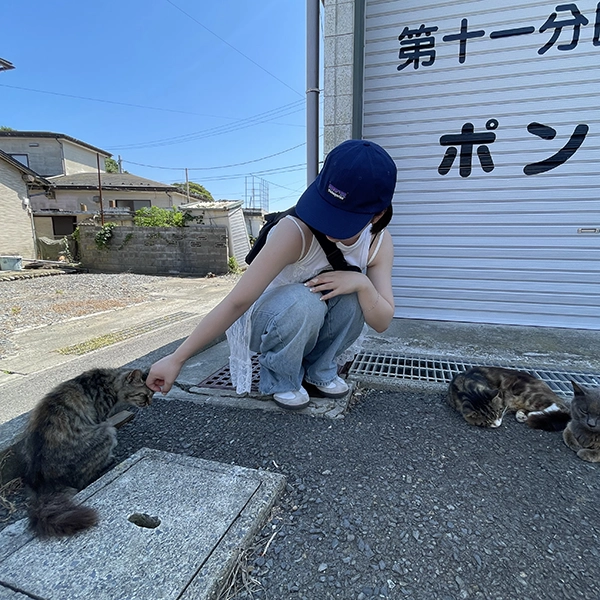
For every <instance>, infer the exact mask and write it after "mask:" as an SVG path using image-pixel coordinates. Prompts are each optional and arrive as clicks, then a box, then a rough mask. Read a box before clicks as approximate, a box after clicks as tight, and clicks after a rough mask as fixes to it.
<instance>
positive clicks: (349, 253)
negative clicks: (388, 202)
mask: <svg viewBox="0 0 600 600" xmlns="http://www.w3.org/2000/svg"><path fill="white" fill-rule="evenodd" d="M285 218H286V219H290V220H291V221H292V222H293V223H294V224H295V225H296V227H298V230H299V231H300V234H301V235H302V252H301V256H302V258H300V259H299V260H298V261H296V262H295V263H293V264H291V265H287V266H286V267H284V268H283V270H282V271H281V273H279V275H277V277H275V279H273V281H272V282H271V283H270V284H269V286H268V287H267V289H268V290H271V289H273V288H275V287H279V286H280V285H287V284H289V283H303V282H305V281H307V280H308V279H310V278H311V277H314V276H315V275H316V274H317V273H321V271H325V270H331V269H332V266H331V265H330V264H329V261H328V260H327V256H326V255H325V252H324V251H323V248H321V244H319V242H318V240H317V238H316V237H315V236H314V235H313V236H312V241H311V243H310V247H309V249H308V252H306V254H305V250H306V237H305V234H304V230H303V229H302V227H301V226H300V224H299V223H298V220H297V219H295V218H294V217H292V216H289V215H288V216H287V217H285ZM275 227H277V226H275ZM274 229H275V228H274ZM269 233H271V232H269ZM371 240H372V236H371V228H370V227H366V228H365V229H364V230H363V231H362V233H361V234H360V237H359V238H358V240H356V242H354V244H352V245H351V246H346V245H345V244H342V242H337V244H336V246H337V247H338V248H339V249H340V250H341V252H342V254H343V255H344V258H345V259H346V262H347V263H348V264H349V265H353V266H355V267H359V268H360V270H361V271H362V272H363V273H364V272H365V271H366V269H367V267H368V266H369V264H370V263H371V262H373V260H374V258H375V256H377V252H378V251H379V247H380V246H381V242H382V240H383V235H382V234H378V236H377V238H376V240H375V242H374V244H373V252H372V253H371V259H370V260H369V250H370V248H371Z"/></svg>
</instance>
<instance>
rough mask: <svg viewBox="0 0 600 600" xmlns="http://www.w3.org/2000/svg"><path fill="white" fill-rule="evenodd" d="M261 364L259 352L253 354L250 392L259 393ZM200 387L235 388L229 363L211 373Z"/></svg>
mask: <svg viewBox="0 0 600 600" xmlns="http://www.w3.org/2000/svg"><path fill="white" fill-rule="evenodd" d="M259 369H260V365H259V363H258V354H255V355H253V356H252V386H251V388H250V393H255V394H257V393H258V379H259ZM198 387H204V388H212V389H222V390H223V389H225V390H233V389H235V388H234V387H233V383H231V371H230V370H229V363H227V364H226V365H225V366H224V367H223V368H221V369H219V370H218V371H216V372H215V373H213V374H212V375H209V376H208V377H207V378H206V379H204V380H203V381H201V382H200V383H199V384H198Z"/></svg>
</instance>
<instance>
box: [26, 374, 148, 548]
mask: <svg viewBox="0 0 600 600" xmlns="http://www.w3.org/2000/svg"><path fill="white" fill-rule="evenodd" d="M144 380H145V378H144V376H143V374H142V372H141V371H140V370H133V371H127V370H121V369H92V370H90V371H86V372H84V373H82V374H81V375H79V376H77V377H75V378H73V379H70V380H69V381H65V382H63V383H61V384H59V385H58V386H56V387H55V388H54V389H53V390H51V391H50V392H49V393H48V394H46V396H44V398H42V400H40V402H39V403H38V404H37V406H36V407H35V408H34V409H33V410H32V411H31V414H30V416H29V421H28V424H27V427H26V429H25V432H24V437H23V440H22V442H21V444H20V451H21V454H22V457H23V463H24V475H23V480H24V483H25V485H26V487H27V489H28V492H29V498H30V506H29V522H30V526H31V528H32V529H33V530H34V531H35V533H36V534H37V535H39V536H40V537H50V536H55V537H62V536H67V535H72V534H74V533H76V532H78V531H82V530H84V529H88V528H89V527H92V526H93V525H95V524H96V523H97V522H98V515H97V514H96V511H95V510H93V509H91V508H88V507H86V506H80V505H77V504H75V503H74V502H73V500H72V499H71V496H72V495H73V493H74V491H78V490H81V489H83V488H84V487H85V486H87V485H88V484H89V483H91V482H92V481H94V479H97V478H98V476H99V475H100V474H101V473H102V471H103V470H104V469H105V468H106V467H107V466H108V465H109V463H110V461H111V458H112V451H113V449H114V447H115V446H116V445H117V431H116V429H115V428H114V427H113V426H112V425H111V424H110V423H108V422H107V421H106V419H107V418H108V417H109V416H110V415H111V414H114V413H116V412H117V410H118V407H119V409H120V406H119V405H124V404H130V405H133V406H147V405H149V404H150V402H151V400H152V396H153V393H154V392H152V390H150V389H149V388H147V387H146V384H145V383H144ZM73 488H74V490H73Z"/></svg>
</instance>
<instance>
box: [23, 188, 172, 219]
mask: <svg viewBox="0 0 600 600" xmlns="http://www.w3.org/2000/svg"><path fill="white" fill-rule="evenodd" d="M98 196H99V194H98V190H56V191H55V198H47V197H46V196H44V195H40V196H36V197H35V198H33V199H32V206H33V208H34V210H35V211H36V212H37V211H39V210H44V209H50V210H59V209H60V210H61V211H66V212H69V213H74V212H82V211H83V212H86V211H85V210H84V209H83V208H82V206H85V207H86V208H87V212H96V211H99V210H100V208H99V206H100V204H99V202H96V201H94V198H98ZM117 200H147V201H150V203H151V206H159V207H161V208H171V207H172V206H173V200H172V199H171V198H170V197H169V195H168V194H167V193H166V192H147V191H139V192H136V191H131V192H130V191H115V190H102V207H103V208H104V209H108V208H109V207H110V206H111V202H114V203H115V206H116V201H117Z"/></svg>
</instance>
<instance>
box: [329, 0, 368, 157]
mask: <svg viewBox="0 0 600 600" xmlns="http://www.w3.org/2000/svg"><path fill="white" fill-rule="evenodd" d="M324 11H325V12H324V15H325V23H324V38H323V46H324V57H323V64H324V85H323V94H324V97H323V131H324V150H325V154H327V153H328V152H329V151H330V150H331V149H332V148H334V147H335V146H337V145H338V144H341V143H342V142H343V141H345V140H349V139H351V138H352V137H353V126H354V122H353V121H354V119H355V117H354V102H355V100H356V98H355V95H354V86H355V71H356V65H355V47H354V45H355V41H354V16H355V6H354V0H325V6H324ZM356 83H359V82H356ZM358 137H360V136H358Z"/></svg>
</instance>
